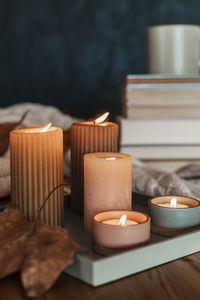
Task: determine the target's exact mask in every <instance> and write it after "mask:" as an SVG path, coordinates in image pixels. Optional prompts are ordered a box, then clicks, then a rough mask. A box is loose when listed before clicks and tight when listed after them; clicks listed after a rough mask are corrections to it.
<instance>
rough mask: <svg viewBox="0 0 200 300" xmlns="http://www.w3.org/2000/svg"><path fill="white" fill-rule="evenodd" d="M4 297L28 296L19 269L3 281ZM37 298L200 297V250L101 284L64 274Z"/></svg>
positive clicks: (10, 299) (0, 299)
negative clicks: (82, 280)
mask: <svg viewBox="0 0 200 300" xmlns="http://www.w3.org/2000/svg"><path fill="white" fill-rule="evenodd" d="M199 242H200V241H199ZM105 272H106V270H105ZM4 299H5V300H21V299H27V297H26V295H25V293H24V290H23V287H22V285H21V282H20V274H19V273H15V274H13V275H11V276H9V277H7V278H5V279H3V280H1V281H0V300H4ZM29 299H30V298H29ZM34 299H38V300H39V299H40V300H42V299H44V300H60V299H61V300H64V299H70V300H76V299H79V300H80V299H81V300H82V299H83V300H95V299H97V300H104V299H105V300H107V299H109V300H118V299H119V300H128V299H134V300H137V299H138V300H143V299H147V300H151V299H152V300H157V299H159V300H160V299H161V300H165V299H170V300H173V299H178V300H179V299H186V300H196V299H197V300H199V299H200V252H198V253H196V254H193V255H190V256H188V257H184V258H182V259H178V260H176V261H173V262H170V263H168V264H165V265H162V266H159V267H157V268H153V269H150V270H148V271H145V272H141V273H138V274H136V275H133V276H129V277H126V278H124V279H121V280H118V281H115V282H112V283H109V284H106V285H103V286H100V287H97V288H94V287H91V286H89V285H87V284H85V283H83V282H81V281H79V280H77V279H75V278H73V277H70V276H67V275H65V274H62V275H61V276H60V278H59V279H58V280H57V282H56V283H55V285H54V286H53V287H52V288H51V290H49V291H48V292H47V293H45V294H44V295H43V296H42V297H39V298H34Z"/></svg>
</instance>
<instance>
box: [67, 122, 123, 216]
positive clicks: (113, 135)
mask: <svg viewBox="0 0 200 300" xmlns="http://www.w3.org/2000/svg"><path fill="white" fill-rule="evenodd" d="M103 124H104V125H102V124H93V122H90V121H88V122H77V123H75V124H73V125H72V127H71V176H72V194H71V206H72V211H73V212H74V213H75V214H77V215H83V213H84V172H83V169H84V166H83V156H84V154H86V153H93V152H117V151H118V125H117V124H115V123H111V122H104V123H103Z"/></svg>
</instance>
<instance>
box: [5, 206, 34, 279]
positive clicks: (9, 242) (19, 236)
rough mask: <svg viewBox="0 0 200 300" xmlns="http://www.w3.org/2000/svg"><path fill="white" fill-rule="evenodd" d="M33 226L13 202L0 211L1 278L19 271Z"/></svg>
mask: <svg viewBox="0 0 200 300" xmlns="http://www.w3.org/2000/svg"><path fill="white" fill-rule="evenodd" d="M30 234H31V226H30V224H29V223H28V222H27V221H26V219H25V217H24V216H23V215H22V214H21V213H20V212H19V210H18V209H17V208H16V207H15V206H14V205H12V204H10V205H8V206H7V208H6V209H5V210H4V211H3V212H1V213H0V278H3V277H5V276H7V275H9V274H11V273H14V272H16V271H18V270H19V269H20V268H21V266H22V262H23V259H24V246H25V243H26V240H27V238H28V237H29V236H30Z"/></svg>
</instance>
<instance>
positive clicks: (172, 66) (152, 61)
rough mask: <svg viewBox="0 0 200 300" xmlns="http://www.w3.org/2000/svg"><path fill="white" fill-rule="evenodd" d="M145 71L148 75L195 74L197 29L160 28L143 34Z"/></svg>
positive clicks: (199, 40) (199, 49)
mask: <svg viewBox="0 0 200 300" xmlns="http://www.w3.org/2000/svg"><path fill="white" fill-rule="evenodd" d="M146 54H147V71H148V73H150V74H159V73H161V74H191V73H192V74H197V73H199V67H200V64H199V57H200V26H198V25H162V26H153V27H148V28H147V30H146Z"/></svg>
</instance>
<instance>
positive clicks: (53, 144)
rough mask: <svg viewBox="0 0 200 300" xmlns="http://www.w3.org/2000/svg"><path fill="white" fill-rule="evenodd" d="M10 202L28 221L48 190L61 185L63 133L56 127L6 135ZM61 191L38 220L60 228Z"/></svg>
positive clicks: (14, 131)
mask: <svg viewBox="0 0 200 300" xmlns="http://www.w3.org/2000/svg"><path fill="white" fill-rule="evenodd" d="M10 160H11V198H12V202H13V203H15V204H16V206H17V207H18V208H19V210H20V211H21V212H22V213H23V214H24V215H25V217H26V218H27V219H28V220H30V221H31V220H33V219H34V218H36V217H37V214H38V210H39V208H40V207H41V206H42V204H43V202H44V200H45V198H46V197H47V196H48V194H49V193H50V192H51V190H52V189H53V188H54V187H55V186H57V185H59V184H62V183H63V132H62V129H61V128H58V127H50V128H46V129H45V128H44V127H32V128H21V129H16V130H13V131H11V133H10ZM63 216H64V207H63V188H59V189H58V190H56V191H55V192H54V194H53V196H51V197H50V199H49V200H48V201H47V202H46V204H45V206H44V208H43V210H42V211H41V215H40V219H41V220H42V221H44V222H46V223H47V224H49V225H62V224H63Z"/></svg>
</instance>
